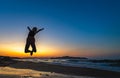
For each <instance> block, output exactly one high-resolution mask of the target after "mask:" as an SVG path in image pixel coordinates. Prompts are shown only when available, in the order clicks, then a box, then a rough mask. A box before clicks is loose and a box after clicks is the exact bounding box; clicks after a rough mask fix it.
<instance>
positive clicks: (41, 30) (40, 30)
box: [36, 28, 44, 33]
mask: <svg viewBox="0 0 120 78" xmlns="http://www.w3.org/2000/svg"><path fill="white" fill-rule="evenodd" d="M42 30H44V28H41V29H39V30H38V31H37V32H36V33H38V32H39V31H42Z"/></svg>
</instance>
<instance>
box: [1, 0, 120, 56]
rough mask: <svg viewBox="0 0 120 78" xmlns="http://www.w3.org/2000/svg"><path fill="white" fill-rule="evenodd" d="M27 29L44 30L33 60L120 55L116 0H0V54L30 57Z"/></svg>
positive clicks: (119, 14) (119, 16) (118, 4)
mask: <svg viewBox="0 0 120 78" xmlns="http://www.w3.org/2000/svg"><path fill="white" fill-rule="evenodd" d="M27 26H30V27H33V26H36V27H38V28H42V27H44V28H45V30H44V31H41V32H40V33H38V34H37V35H36V46H37V52H36V53H34V54H33V57H56V56H80V57H81V56H82V57H111V58H114V57H118V56H120V1H119V0H0V55H4V56H14V57H29V56H30V55H29V54H25V53H24V46H25V42H26V37H27V34H28V32H29V31H28V30H27Z"/></svg>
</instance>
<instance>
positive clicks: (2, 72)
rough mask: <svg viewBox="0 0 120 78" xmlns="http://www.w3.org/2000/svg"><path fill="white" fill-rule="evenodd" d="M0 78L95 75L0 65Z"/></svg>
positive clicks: (58, 77) (81, 77)
mask: <svg viewBox="0 0 120 78" xmlns="http://www.w3.org/2000/svg"><path fill="white" fill-rule="evenodd" d="M0 78H95V77H86V76H73V75H64V74H58V73H51V72H42V71H36V70H31V69H16V68H11V67H0Z"/></svg>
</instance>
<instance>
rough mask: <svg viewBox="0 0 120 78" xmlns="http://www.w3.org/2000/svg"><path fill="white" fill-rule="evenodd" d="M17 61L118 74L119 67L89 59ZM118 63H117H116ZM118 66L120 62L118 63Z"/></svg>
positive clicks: (114, 64)
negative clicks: (107, 71)
mask: <svg viewBox="0 0 120 78" xmlns="http://www.w3.org/2000/svg"><path fill="white" fill-rule="evenodd" d="M15 60H19V61H31V62H36V63H39V62H45V63H49V64H55V65H62V66H72V67H85V68H95V69H101V70H109V71H116V72H120V66H118V65H116V62H111V61H109V62H108V61H107V62H106V61H104V62H101V61H100V62H99V61H96V60H95V62H94V60H90V59H38V58H34V59H15ZM117 63H118V62H117ZM119 64H120V62H119Z"/></svg>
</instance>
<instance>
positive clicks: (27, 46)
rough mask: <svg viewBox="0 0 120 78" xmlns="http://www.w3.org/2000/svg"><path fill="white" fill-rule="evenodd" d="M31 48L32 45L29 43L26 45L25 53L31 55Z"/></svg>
mask: <svg viewBox="0 0 120 78" xmlns="http://www.w3.org/2000/svg"><path fill="white" fill-rule="evenodd" d="M29 47H30V43H29V42H28V41H27V42H26V45H25V53H29V52H30V50H28V49H29Z"/></svg>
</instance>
